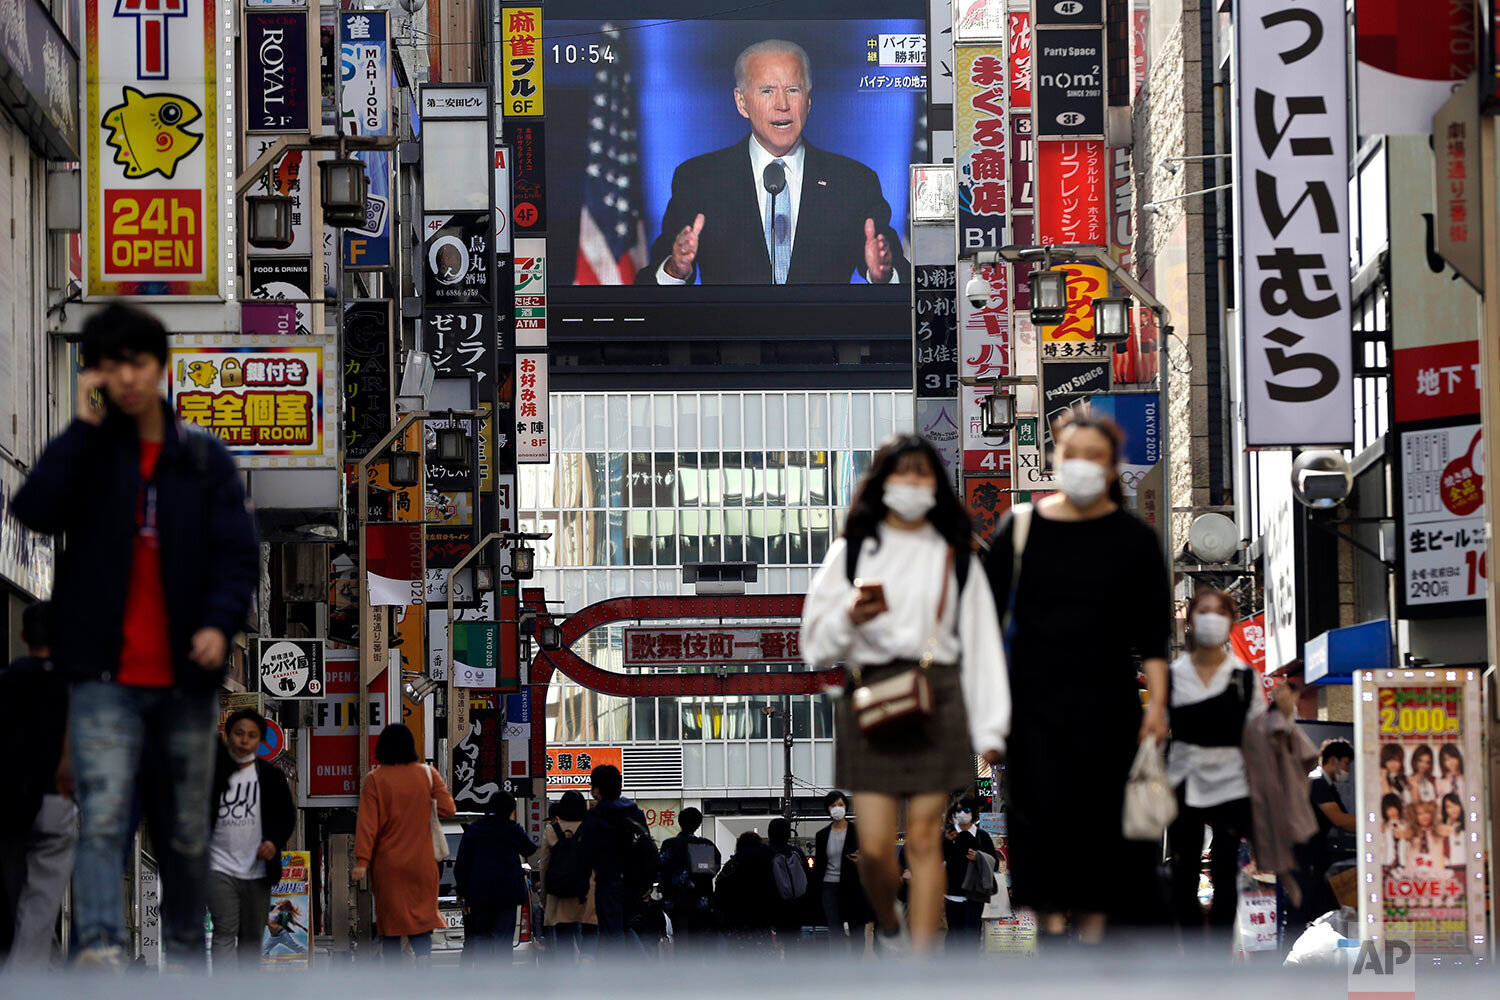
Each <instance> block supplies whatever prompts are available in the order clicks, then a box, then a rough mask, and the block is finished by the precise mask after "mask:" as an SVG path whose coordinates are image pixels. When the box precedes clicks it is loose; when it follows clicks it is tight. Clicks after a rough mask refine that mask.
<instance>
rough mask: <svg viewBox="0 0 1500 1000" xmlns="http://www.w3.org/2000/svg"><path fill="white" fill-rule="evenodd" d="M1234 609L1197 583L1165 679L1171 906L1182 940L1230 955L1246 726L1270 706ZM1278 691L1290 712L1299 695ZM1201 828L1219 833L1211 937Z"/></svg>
mask: <svg viewBox="0 0 1500 1000" xmlns="http://www.w3.org/2000/svg"><path fill="white" fill-rule="evenodd" d="M1237 615H1238V607H1237V605H1236V603H1235V600H1234V598H1233V597H1232V596H1231V595H1229V594H1228V593H1226V592H1224V591H1222V590H1218V589H1216V588H1214V587H1203V588H1200V589H1199V590H1198V592H1197V593H1196V594H1194V595H1193V599H1192V601H1190V602H1189V603H1188V607H1187V631H1186V639H1187V651H1186V652H1184V653H1183V654H1182V655H1181V656H1179V657H1178V658H1177V659H1176V660H1173V661H1172V665H1171V668H1170V675H1169V678H1168V684H1167V687H1168V690H1169V691H1170V697H1169V701H1170V704H1169V705H1168V709H1169V717H1170V721H1171V726H1172V742H1171V743H1170V744H1169V746H1168V752H1167V779H1168V780H1169V781H1170V782H1171V783H1172V787H1173V788H1175V789H1176V790H1177V820H1176V822H1175V823H1173V824H1172V826H1171V829H1169V830H1168V831H1167V843H1168V846H1169V849H1170V854H1171V860H1172V909H1173V912H1174V914H1175V916H1176V919H1177V925H1178V926H1179V927H1180V928H1182V933H1183V940H1184V943H1185V944H1187V945H1188V946H1190V947H1193V948H1196V947H1198V946H1200V945H1202V944H1203V943H1204V942H1205V940H1207V941H1208V942H1209V943H1211V944H1212V945H1214V947H1215V948H1218V949H1219V950H1220V951H1221V952H1222V953H1223V954H1224V955H1227V954H1228V950H1229V934H1230V930H1231V928H1232V927H1233V926H1234V914H1235V906H1236V901H1237V899H1238V879H1239V868H1240V865H1239V858H1240V841H1241V840H1242V839H1243V838H1245V837H1249V836H1251V834H1252V833H1253V830H1252V828H1251V816H1250V780H1249V777H1248V776H1247V774H1246V773H1245V759H1244V757H1243V756H1242V755H1241V753H1240V743H1241V737H1242V735H1243V733H1244V729H1245V723H1246V722H1248V721H1250V720H1251V719H1253V718H1254V717H1255V716H1257V715H1259V714H1261V713H1262V712H1264V711H1265V710H1266V702H1265V698H1264V697H1263V696H1262V695H1261V689H1260V680H1259V678H1257V677H1256V675H1255V671H1254V670H1252V669H1250V667H1249V666H1248V665H1247V664H1246V663H1245V662H1244V661H1242V660H1241V659H1240V658H1239V657H1237V656H1235V655H1234V654H1233V653H1232V652H1230V650H1229V647H1228V645H1227V644H1228V642H1229V630H1230V627H1231V626H1232V625H1233V624H1234V620H1235V618H1236V617H1237ZM1277 698H1278V703H1279V704H1281V705H1283V706H1284V708H1285V710H1286V711H1287V714H1288V715H1289V716H1290V714H1291V712H1290V710H1291V708H1292V695H1291V692H1290V690H1288V689H1287V688H1286V687H1285V685H1282V686H1280V687H1279V688H1278V689H1277ZM1204 827H1209V828H1211V829H1212V830H1213V846H1212V855H1211V860H1210V862H1209V872H1210V878H1212V880H1213V887H1214V895H1213V905H1212V906H1211V907H1210V909H1209V914H1208V924H1207V929H1208V930H1207V932H1208V934H1209V937H1208V938H1206V939H1205V938H1204V933H1205V925H1204V921H1203V907H1202V905H1201V904H1200V903H1199V902H1198V883H1199V880H1200V876H1201V874H1202V868H1203V829H1204Z"/></svg>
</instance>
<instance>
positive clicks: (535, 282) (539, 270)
mask: <svg viewBox="0 0 1500 1000" xmlns="http://www.w3.org/2000/svg"><path fill="white" fill-rule="evenodd" d="M515 289H516V302H515V315H516V347H518V348H520V349H521V350H527V349H531V350H536V349H538V348H542V349H545V348H546V347H547V241H546V240H544V239H541V238H539V237H525V238H523V239H518V240H516V256H515Z"/></svg>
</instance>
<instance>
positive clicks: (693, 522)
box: [677, 510, 704, 564]
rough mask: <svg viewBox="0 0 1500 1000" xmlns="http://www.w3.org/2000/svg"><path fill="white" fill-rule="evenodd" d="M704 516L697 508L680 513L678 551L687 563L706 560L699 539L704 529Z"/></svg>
mask: <svg viewBox="0 0 1500 1000" xmlns="http://www.w3.org/2000/svg"><path fill="white" fill-rule="evenodd" d="M702 518H703V513H702V512H701V511H696V510H685V511H682V512H680V513H679V514H678V521H679V522H680V524H679V525H678V532H677V542H678V552H679V554H680V555H681V556H682V561H683V563H685V564H686V563H695V562H703V561H704V560H703V550H702V547H701V546H700V544H699V541H698V538H699V534H700V533H701V531H702Z"/></svg>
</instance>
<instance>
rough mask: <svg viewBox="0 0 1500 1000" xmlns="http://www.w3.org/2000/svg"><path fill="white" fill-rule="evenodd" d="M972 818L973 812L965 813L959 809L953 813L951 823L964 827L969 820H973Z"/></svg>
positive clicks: (960, 827)
mask: <svg viewBox="0 0 1500 1000" xmlns="http://www.w3.org/2000/svg"><path fill="white" fill-rule="evenodd" d="M973 820H974V814H973V813H967V812H963V811H962V810H960V811H959V812H956V813H954V814H953V825H954V826H956V827H958V828H959V829H963V828H964V827H966V826H968V825H969V824H970V823H971V822H973Z"/></svg>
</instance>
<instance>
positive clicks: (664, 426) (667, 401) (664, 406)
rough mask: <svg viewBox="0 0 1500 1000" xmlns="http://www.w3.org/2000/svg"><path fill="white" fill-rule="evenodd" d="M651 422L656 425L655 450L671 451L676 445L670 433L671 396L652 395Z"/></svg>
mask: <svg viewBox="0 0 1500 1000" xmlns="http://www.w3.org/2000/svg"><path fill="white" fill-rule="evenodd" d="M652 401H653V407H652V408H653V411H654V418H653V423H654V424H655V425H656V450H657V451H671V450H672V449H674V448H676V447H677V442H676V441H675V440H674V437H675V435H673V433H672V416H673V413H672V397H671V396H653V397H652Z"/></svg>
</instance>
